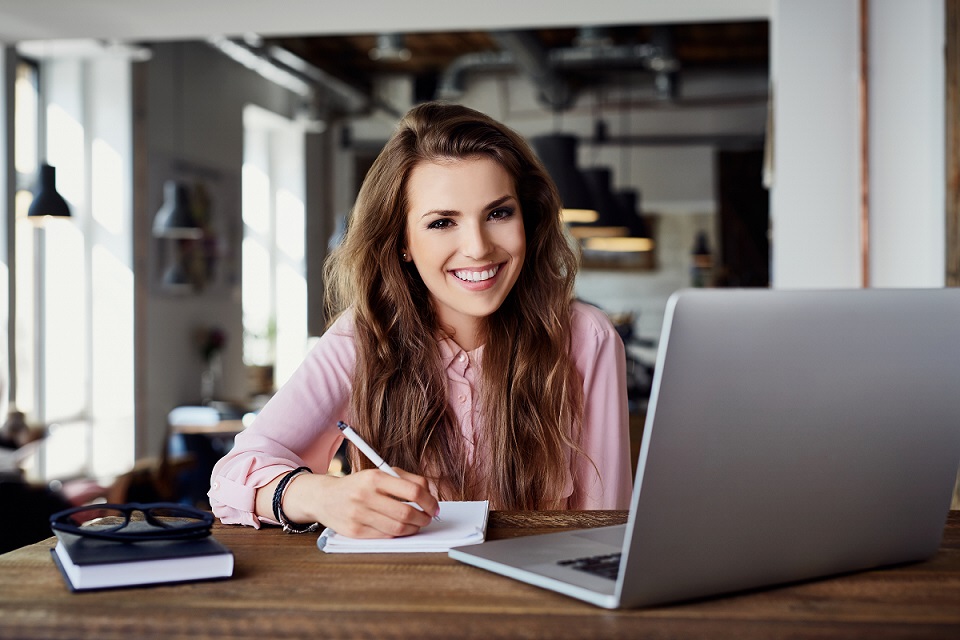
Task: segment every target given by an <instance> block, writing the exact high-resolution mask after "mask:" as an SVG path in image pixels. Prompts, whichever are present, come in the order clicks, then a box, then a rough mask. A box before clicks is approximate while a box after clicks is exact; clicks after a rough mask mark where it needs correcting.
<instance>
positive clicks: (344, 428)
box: [337, 420, 441, 522]
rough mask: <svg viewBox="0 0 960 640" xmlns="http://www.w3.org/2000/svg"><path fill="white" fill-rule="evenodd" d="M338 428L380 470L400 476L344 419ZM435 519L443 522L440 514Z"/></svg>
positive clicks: (396, 476)
mask: <svg viewBox="0 0 960 640" xmlns="http://www.w3.org/2000/svg"><path fill="white" fill-rule="evenodd" d="M337 428H338V429H340V432H341V433H342V434H343V437H344V438H346V439H347V440H349V441H350V442H352V443H353V444H354V446H356V447H357V449H360V452H361V453H362V454H363V455H365V456H367V459H368V460H369V461H370V462H372V463H373V464H374V465H375V466H376V467H377V468H378V469H380V471H383V472H384V473H387V474H390V475H391V476H393V477H394V478H399V477H400V474H399V473H397V472H396V471H394V470H393V467H391V466H390V465H389V464H387V463H386V462H385V461H384V459H383V458H381V457H380V454H379V453H377V452H376V451H374V450H373V447H371V446H370V445H368V444H367V442H366V441H365V440H364V439H363V438H361V437H360V434H359V433H357V432H356V431H354V430H353V427H351V426H350V425H348V424H347V423H346V422H344V421H343V420H340V421H339V422H337ZM411 504H412V505H413V507H414V508H415V509H416V510H417V511H423V508H422V507H421V506H420V505H418V504H417V503H415V502H414V503H411ZM433 519H434V520H436V521H438V522H441V520H440V516H433Z"/></svg>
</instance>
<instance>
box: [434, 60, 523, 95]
mask: <svg viewBox="0 0 960 640" xmlns="http://www.w3.org/2000/svg"><path fill="white" fill-rule="evenodd" d="M516 62H517V60H516V58H515V57H514V56H513V54H512V53H511V52H509V51H476V52H473V53H465V54H463V55H462V56H458V57H457V58H455V59H454V61H453V62H451V63H450V64H449V65H447V68H446V69H444V70H443V73H442V74H441V75H440V79H439V81H438V82H437V93H436V96H437V98H439V99H441V100H454V99H456V98H459V97H460V96H462V95H463V92H464V91H465V90H466V89H465V87H464V84H465V82H464V78H465V77H466V75H467V73H468V72H471V71H500V70H503V69H513V68H514V66H515V65H516Z"/></svg>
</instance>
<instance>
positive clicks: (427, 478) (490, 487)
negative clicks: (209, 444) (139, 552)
mask: <svg viewBox="0 0 960 640" xmlns="http://www.w3.org/2000/svg"><path fill="white" fill-rule="evenodd" d="M576 268H577V257H576V256H575V255H574V253H573V251H572V249H571V247H570V245H569V244H568V243H567V240H566V237H565V236H564V233H563V229H562V224H561V221H560V200H559V197H558V195H557V190H556V187H555V186H554V185H553V183H552V182H551V181H550V178H549V176H548V175H547V173H546V171H545V170H544V168H543V166H542V165H541V164H540V162H539V160H537V158H536V156H535V155H534V154H533V152H532V151H531V149H530V148H529V146H528V145H527V143H526V142H525V141H524V139H523V138H522V137H520V136H519V135H518V134H516V133H515V132H513V131H512V130H510V129H509V128H507V127H505V126H504V125H502V124H500V123H499V122H496V121H495V120H493V119H491V118H489V117H488V116H486V115H484V114H482V113H480V112H477V111H474V110H472V109H468V108H466V107H463V106H459V105H450V104H441V103H424V104H422V105H419V106H417V107H414V108H413V109H412V110H411V111H410V112H408V113H407V115H406V116H405V117H404V118H403V119H402V120H401V121H400V124H399V126H398V127H397V130H396V132H395V133H394V135H393V137H392V138H391V139H390V141H389V142H388V143H387V145H386V146H385V147H384V150H383V152H382V153H381V154H380V156H379V157H378V158H377V160H376V161H375V162H374V164H373V166H372V167H371V169H370V171H369V173H368V174H367V178H366V179H365V180H364V183H363V186H362V187H361V189H360V193H359V195H358V198H357V204H356V207H355V208H354V210H353V212H352V214H351V219H350V222H349V224H348V228H347V231H346V234H345V237H344V240H343V242H342V244H341V245H340V246H339V247H338V248H337V249H336V250H335V251H334V252H333V254H332V255H331V257H330V259H329V260H328V262H327V265H326V273H325V275H326V278H325V282H326V283H327V286H328V296H327V302H328V305H329V310H330V312H331V317H334V318H335V321H334V322H333V324H332V326H331V327H330V328H329V329H328V331H327V332H326V333H325V334H324V335H323V336H322V337H321V338H320V340H319V341H318V343H317V345H316V346H315V347H314V349H313V350H312V351H311V352H310V354H309V355H308V356H307V358H306V360H305V362H304V364H303V365H302V366H301V367H300V368H299V369H298V371H297V373H296V374H295V375H294V376H293V377H292V378H291V379H290V381H289V382H287V384H286V385H284V386H283V388H281V389H280V391H279V392H278V393H277V394H276V396H274V398H273V399H272V400H271V401H270V402H269V403H268V404H267V405H266V406H265V407H264V408H263V410H262V411H261V413H260V415H259V416H258V418H257V419H256V421H255V422H254V423H253V425H251V426H250V427H249V428H248V429H247V430H245V431H244V432H243V433H241V434H240V435H239V436H237V439H236V444H235V446H234V448H233V450H232V451H231V452H230V453H229V454H227V456H226V457H225V458H224V459H223V460H221V461H220V462H219V463H218V464H217V466H216V468H215V469H214V472H213V478H212V483H213V484H212V488H211V491H210V494H209V495H210V498H211V506H212V507H213V509H214V512H215V513H216V514H217V515H218V516H219V517H220V518H221V519H222V520H223V521H224V522H232V523H243V524H248V525H252V526H259V525H260V523H261V522H270V523H276V522H278V521H279V522H285V523H286V524H287V526H286V527H285V528H286V529H293V530H309V529H310V527H311V526H312V525H310V524H309V523H312V522H323V523H324V524H325V525H327V526H329V527H332V528H333V529H335V530H336V531H337V532H338V533H341V534H345V535H348V536H351V537H390V536H397V535H406V534H411V533H414V532H416V531H417V530H419V528H420V527H422V526H424V525H426V524H427V523H429V522H430V516H431V515H433V514H435V513H436V511H437V509H438V507H437V501H438V500H489V501H490V502H491V506H493V507H494V508H500V509H504V508H505V509H563V508H575V509H612V508H616V509H622V508H625V507H626V505H627V502H628V499H629V496H630V488H631V487H630V484H631V483H630V460H629V446H628V435H627V405H626V382H625V372H624V367H625V356H624V348H623V343H622V342H621V340H620V338H619V336H618V334H617V333H616V331H615V330H614V328H613V326H612V325H611V323H610V321H609V320H608V319H607V317H606V316H605V315H604V314H603V313H601V312H600V311H599V310H597V309H595V308H592V307H589V306H587V305H584V304H581V303H577V302H574V301H573V281H574V277H575V275H576ZM339 420H343V421H345V422H349V423H350V424H352V425H354V428H355V429H356V431H357V432H358V433H359V434H360V435H361V436H362V438H363V439H364V440H365V441H366V442H367V443H369V444H370V446H371V447H373V448H374V449H375V450H377V451H379V452H380V454H381V455H382V456H383V457H384V459H385V460H387V461H388V462H389V463H391V464H392V465H395V468H396V469H397V470H398V473H399V475H400V477H399V478H396V477H391V476H390V475H388V474H386V473H382V472H381V471H379V470H377V469H373V468H371V465H370V463H369V461H367V460H366V459H365V458H363V457H362V456H359V455H356V452H354V455H353V456H352V467H353V469H354V470H355V472H354V473H352V474H350V475H348V476H346V477H344V478H337V477H333V476H325V475H320V474H312V473H303V471H304V469H305V468H313V469H326V468H327V467H328V465H329V462H330V457H331V456H332V455H333V453H334V452H335V451H336V450H337V448H338V447H339V445H340V443H341V440H342V436H341V434H340V432H339V430H338V429H336V427H335V425H336V424H337V422H338V421H339ZM396 498H401V499H402V500H404V501H407V502H414V503H416V504H417V505H419V506H420V507H421V508H422V510H418V509H415V508H413V507H411V506H410V505H407V504H403V503H402V502H398V500H397V499H396ZM298 522H299V523H306V524H304V525H297V524H296V523H298ZM291 523H294V524H293V526H292V527H291Z"/></svg>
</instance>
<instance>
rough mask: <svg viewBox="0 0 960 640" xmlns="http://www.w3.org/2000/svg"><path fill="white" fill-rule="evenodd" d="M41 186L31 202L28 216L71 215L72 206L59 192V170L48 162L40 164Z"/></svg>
mask: <svg viewBox="0 0 960 640" xmlns="http://www.w3.org/2000/svg"><path fill="white" fill-rule="evenodd" d="M38 184H39V188H38V189H37V192H36V194H35V195H34V197H33V202H31V203H30V209H29V210H28V211H27V216H28V217H30V218H39V217H43V216H56V217H60V218H69V217H70V207H69V206H68V205H67V201H66V200H64V199H63V196H61V195H60V194H59V193H57V170H56V169H55V168H54V167H51V166H50V165H48V164H42V165H40V180H39V183H38Z"/></svg>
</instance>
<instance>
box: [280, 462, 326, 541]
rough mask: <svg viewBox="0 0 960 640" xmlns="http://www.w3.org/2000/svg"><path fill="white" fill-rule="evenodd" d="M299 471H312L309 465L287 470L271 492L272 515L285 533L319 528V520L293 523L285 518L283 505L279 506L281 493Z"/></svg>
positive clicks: (310, 530)
mask: <svg viewBox="0 0 960 640" xmlns="http://www.w3.org/2000/svg"><path fill="white" fill-rule="evenodd" d="M301 473H313V472H312V471H311V470H310V467H298V468H296V469H294V470H293V471H289V472H287V475H285V476H283V479H282V480H280V483H279V484H278V485H277V488H276V489H275V490H274V492H273V517H274V519H275V520H276V521H277V522H279V523H280V526H282V527H283V530H284V531H285V532H286V533H310V532H313V531H316V530H317V529H319V528H320V523H319V522H314V523H312V524H295V523H293V522H290V521H289V520H287V514H285V513H284V512H283V507H281V506H280V502H281V501H282V500H283V494H284V492H285V491H286V490H287V485H288V484H290V481H291V480H293V479H294V478H295V477H297V476H298V475H300V474H301Z"/></svg>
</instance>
